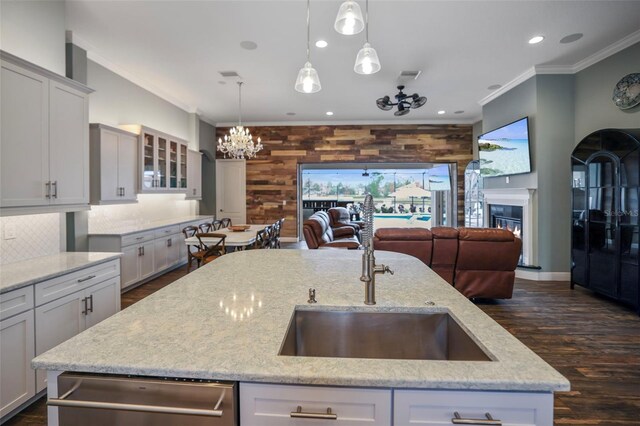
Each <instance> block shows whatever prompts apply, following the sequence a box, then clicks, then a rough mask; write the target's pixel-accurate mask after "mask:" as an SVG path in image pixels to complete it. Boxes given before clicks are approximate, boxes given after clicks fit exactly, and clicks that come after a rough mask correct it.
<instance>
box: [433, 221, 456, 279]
mask: <svg viewBox="0 0 640 426" xmlns="http://www.w3.org/2000/svg"><path fill="white" fill-rule="evenodd" d="M431 233H432V234H433V254H432V255H431V264H430V265H429V266H430V267H431V269H433V271H434V272H436V273H437V274H438V275H440V276H441V277H442V278H443V279H444V280H445V281H446V282H448V283H449V284H452V285H453V274H454V271H455V268H456V260H457V258H458V230H457V229H456V228H449V227H445V226H437V227H434V228H431Z"/></svg>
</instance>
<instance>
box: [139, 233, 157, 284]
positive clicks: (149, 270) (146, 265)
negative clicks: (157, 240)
mask: <svg viewBox="0 0 640 426" xmlns="http://www.w3.org/2000/svg"><path fill="white" fill-rule="evenodd" d="M153 246H154V244H153V241H149V242H148V243H145V244H141V245H140V247H141V248H142V256H140V259H139V262H140V264H139V265H140V279H141V280H143V279H145V278H147V277H150V276H151V275H153V274H154V272H155V271H156V267H155V262H154V259H153V257H154V256H153V249H154V247H153Z"/></svg>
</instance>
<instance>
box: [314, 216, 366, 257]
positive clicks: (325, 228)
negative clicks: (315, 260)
mask: <svg viewBox="0 0 640 426" xmlns="http://www.w3.org/2000/svg"><path fill="white" fill-rule="evenodd" d="M302 232H303V234H304V239H305V241H306V243H307V247H309V248H310V249H317V248H319V247H333V248H348V249H357V248H359V247H360V242H359V241H358V238H356V236H355V230H354V229H353V227H351V226H343V227H339V228H332V227H331V225H330V219H329V215H328V214H327V212H324V211H318V212H315V213H314V214H312V215H311V217H310V218H309V219H307V220H305V221H304V223H303V225H302Z"/></svg>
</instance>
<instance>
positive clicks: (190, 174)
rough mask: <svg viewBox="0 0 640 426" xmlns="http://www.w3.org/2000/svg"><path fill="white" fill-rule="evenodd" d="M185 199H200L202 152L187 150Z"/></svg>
mask: <svg viewBox="0 0 640 426" xmlns="http://www.w3.org/2000/svg"><path fill="white" fill-rule="evenodd" d="M185 198H186V199H187V200H201V199H202V154H201V153H199V152H198V151H193V150H188V151H187V195H186V197H185Z"/></svg>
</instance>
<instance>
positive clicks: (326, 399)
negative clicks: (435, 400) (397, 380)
mask: <svg viewBox="0 0 640 426" xmlns="http://www.w3.org/2000/svg"><path fill="white" fill-rule="evenodd" d="M391 397H392V395H391V389H364V388H358V389H353V388H339V387H325V386H297V385H296V386H291V385H271V384H259V383H240V424H241V425H243V426H282V425H287V426H295V425H308V424H311V423H313V424H314V425H320V426H322V425H338V426H343V425H354V426H355V425H371V426H389V425H390V424H391V403H392V401H391ZM327 416H331V417H334V418H326V417H327Z"/></svg>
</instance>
